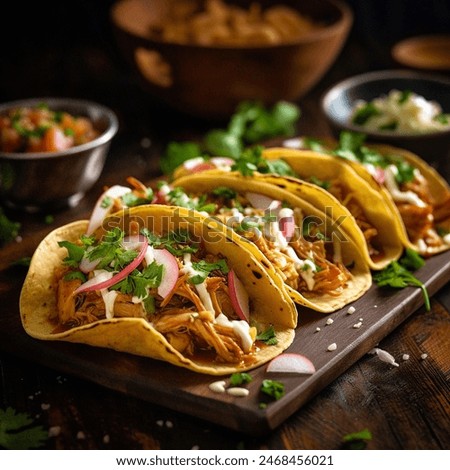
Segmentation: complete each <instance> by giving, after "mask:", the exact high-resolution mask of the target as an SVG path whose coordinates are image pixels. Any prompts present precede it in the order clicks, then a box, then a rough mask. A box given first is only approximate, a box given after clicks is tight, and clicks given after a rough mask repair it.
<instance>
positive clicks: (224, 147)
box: [160, 101, 301, 175]
mask: <svg viewBox="0 0 450 470" xmlns="http://www.w3.org/2000/svg"><path fill="white" fill-rule="evenodd" d="M300 115H301V112H300V109H299V107H298V106H297V105H295V104H294V103H289V102H287V101H279V102H277V103H275V104H274V105H273V106H272V107H271V108H269V107H266V106H264V105H263V104H262V103H261V102H256V101H244V102H242V103H240V104H239V105H238V107H237V108H236V111H235V112H234V114H233V115H232V116H231V117H230V120H229V122H228V124H227V125H226V127H225V128H223V129H212V130H210V131H209V132H207V133H206V134H205V136H204V137H203V139H202V141H201V142H189V141H188V142H170V143H169V144H168V146H167V148H166V151H165V153H164V155H163V158H162V159H161V163H160V166H161V170H162V172H163V173H164V174H167V175H170V174H171V173H173V171H174V170H175V169H176V168H177V167H178V166H179V165H181V164H182V163H183V162H184V161H186V160H189V159H191V158H195V157H199V156H210V155H220V156H223V157H231V158H234V159H239V158H240V157H241V155H242V153H243V152H244V151H245V149H246V147H248V146H250V145H253V144H256V143H257V142H261V141H263V140H266V139H270V138H273V137H277V136H292V135H294V134H295V130H296V129H295V128H296V123H297V121H298V119H299V118H300ZM247 164H248V165H250V166H247V169H248V170H250V173H245V171H246V170H245V168H246V165H244V164H243V165H241V168H242V169H243V170H244V172H242V173H243V174H252V173H253V171H256V168H252V167H251V164H252V163H251V162H247Z"/></svg>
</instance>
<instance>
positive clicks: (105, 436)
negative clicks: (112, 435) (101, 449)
mask: <svg viewBox="0 0 450 470" xmlns="http://www.w3.org/2000/svg"><path fill="white" fill-rule="evenodd" d="M103 444H109V434H105V435H104V436H103Z"/></svg>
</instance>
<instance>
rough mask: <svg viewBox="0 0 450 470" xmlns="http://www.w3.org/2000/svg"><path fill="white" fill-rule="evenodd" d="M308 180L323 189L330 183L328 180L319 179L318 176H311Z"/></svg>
mask: <svg viewBox="0 0 450 470" xmlns="http://www.w3.org/2000/svg"><path fill="white" fill-rule="evenodd" d="M309 181H310V182H311V183H312V184H315V185H316V186H320V187H321V188H323V189H329V187H330V185H331V183H330V182H329V181H325V180H321V179H320V178H317V177H316V176H311V178H309Z"/></svg>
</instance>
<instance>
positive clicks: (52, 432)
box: [48, 426, 61, 437]
mask: <svg viewBox="0 0 450 470" xmlns="http://www.w3.org/2000/svg"><path fill="white" fill-rule="evenodd" d="M60 432H61V426H51V427H50V428H49V429H48V437H56V436H59V433H60Z"/></svg>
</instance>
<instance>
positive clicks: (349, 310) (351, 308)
mask: <svg viewBox="0 0 450 470" xmlns="http://www.w3.org/2000/svg"><path fill="white" fill-rule="evenodd" d="M355 312H356V308H355V307H353V305H352V306H350V307H349V308H348V310H347V313H348V314H349V315H352V314H353V313H355Z"/></svg>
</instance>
